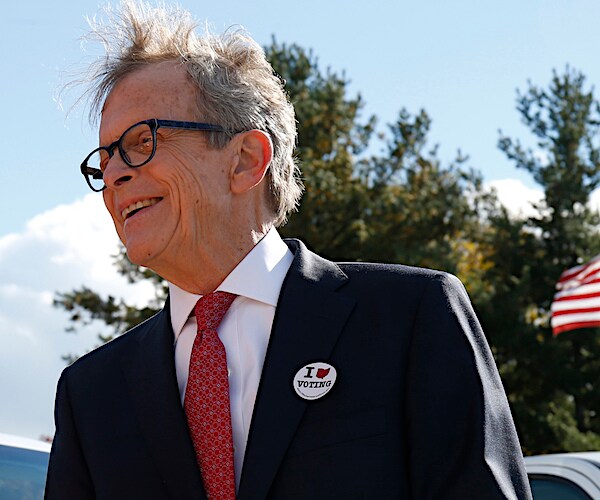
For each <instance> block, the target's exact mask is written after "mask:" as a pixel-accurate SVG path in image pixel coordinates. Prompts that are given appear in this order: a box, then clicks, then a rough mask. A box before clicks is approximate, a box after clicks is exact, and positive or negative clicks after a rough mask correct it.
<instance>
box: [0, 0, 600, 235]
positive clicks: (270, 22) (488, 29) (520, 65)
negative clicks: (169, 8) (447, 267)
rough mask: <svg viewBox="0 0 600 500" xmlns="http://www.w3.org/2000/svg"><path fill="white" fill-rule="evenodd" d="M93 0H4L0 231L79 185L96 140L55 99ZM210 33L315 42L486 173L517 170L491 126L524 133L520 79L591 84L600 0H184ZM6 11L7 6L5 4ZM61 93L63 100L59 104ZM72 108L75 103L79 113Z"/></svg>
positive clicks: (383, 115) (380, 104)
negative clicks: (562, 75)
mask: <svg viewBox="0 0 600 500" xmlns="http://www.w3.org/2000/svg"><path fill="white" fill-rule="evenodd" d="M99 5H100V4H99V3H98V2H97V1H91V0H78V1H74V0H62V1H61V2H41V1H37V2H34V3H32V2H10V3H9V4H8V5H7V6H5V8H4V15H3V18H2V20H1V21H0V22H1V23H2V29H1V30H0V37H1V38H0V42H1V46H2V47H3V53H2V55H3V75H4V78H2V79H1V81H0V86H1V91H0V110H1V115H2V120H0V127H1V128H0V136H1V137H2V143H1V145H2V150H3V154H2V160H1V161H2V163H1V165H0V189H2V196H1V197H0V203H1V204H0V210H1V212H2V213H3V214H4V215H3V217H2V218H1V219H0V235H2V234H6V233H8V232H13V231H19V230H21V229H22V228H23V225H24V224H25V222H26V221H27V220H28V219H29V218H30V217H32V216H33V215H35V214H37V213H40V212H41V211H43V210H47V209H50V208H52V207H54V206H56V205H57V204H60V203H69V202H72V201H74V200H76V199H78V198H81V197H82V196H83V195H84V194H85V193H86V189H87V188H86V186H85V185H84V183H83V181H82V178H80V174H79V172H78V165H79V163H80V161H81V159H82V158H83V157H84V156H85V154H86V153H87V152H88V151H89V150H90V149H92V148H93V147H95V143H96V136H95V131H92V130H90V128H89V127H88V125H87V122H86V120H85V117H83V116H82V113H81V112H79V113H77V112H75V113H73V114H72V115H71V116H70V117H69V118H68V119H67V118H66V114H65V112H64V111H63V110H61V109H59V107H58V105H57V103H56V102H55V100H54V97H55V94H56V91H57V89H59V88H60V85H61V84H62V83H64V82H66V81H68V79H69V78H68V75H67V74H68V72H69V71H73V70H75V69H77V68H78V67H81V66H80V63H81V62H82V61H83V60H84V58H86V57H88V58H89V57H90V53H85V52H82V50H81V47H80V42H79V40H78V39H79V38H80V37H81V35H82V34H83V33H84V32H85V30H86V23H85V20H84V16H86V15H89V16H93V15H94V14H95V13H97V11H98V7H99ZM181 5H183V6H184V7H185V8H188V9H190V10H191V11H192V12H193V13H194V15H195V16H196V17H197V18H198V19H200V20H208V21H209V22H210V23H211V24H212V25H213V26H214V27H215V29H217V30H222V29H224V28H226V27H228V26H230V25H233V24H240V25H243V26H244V27H246V28H247V29H248V30H249V31H250V33H251V34H253V36H254V37H255V38H256V39H257V40H258V41H259V42H260V43H262V44H266V43H269V41H270V39H271V36H272V35H275V36H276V37H277V39H278V40H279V41H282V42H288V43H292V42H295V43H298V44H300V45H301V46H303V47H305V48H312V49H313V50H314V53H315V54H316V55H317V56H318V58H319V60H320V62H321V64H322V66H323V67H326V66H329V67H331V68H332V69H333V70H334V71H339V72H341V71H345V72H346V75H347V77H348V78H349V79H350V80H351V81H352V84H351V90H352V92H358V91H360V92H361V94H362V95H363V97H364V99H365V101H366V103H367V107H366V109H365V114H370V113H374V114H376V115H377V116H379V117H380V124H381V126H382V127H383V124H385V123H386V122H390V121H393V120H394V119H395V117H396V115H397V113H398V111H399V110H400V108H401V107H403V106H405V107H407V108H408V109H409V111H411V112H417V111H418V110H419V109H420V108H425V109H426V110H427V111H428V112H429V114H430V116H431V117H432V118H433V130H432V133H431V139H432V141H434V142H437V143H440V145H441V155H442V157H443V158H447V159H450V158H452V157H453V156H454V154H455V152H456V150H457V149H458V148H461V150H462V151H463V152H464V153H467V154H469V155H470V157H471V165H472V166H473V167H475V168H477V169H479V170H481V171H482V172H483V173H484V175H485V177H486V179H488V180H493V179H501V178H505V177H515V178H518V179H520V180H522V181H524V182H526V183H528V184H529V185H531V182H530V180H529V178H528V176H527V175H526V174H525V173H523V172H517V171H516V170H515V169H514V168H513V167H512V165H511V164H510V163H509V162H508V160H506V159H505V158H504V157H503V155H502V154H501V153H500V152H499V151H498V150H497V148H496V142H497V139H498V129H499V128H502V129H503V130H504V131H505V132H507V133H510V134H511V135H517V136H522V137H526V132H525V130H524V128H523V127H522V126H521V125H520V123H519V118H518V115H517V113H516V111H515V108H514V102H515V89H516V88H517V87H520V88H524V87H525V84H526V81H527V80H528V79H531V80H532V81H534V82H536V83H539V84H546V83H547V82H548V81H549V80H550V77H551V70H552V68H559V69H562V68H564V67H565V65H566V64H567V63H569V64H571V65H572V66H574V67H575V68H578V69H580V70H582V71H583V72H584V73H585V74H586V75H587V76H588V77H589V81H590V82H591V83H595V82H598V81H600V64H599V62H600V55H599V53H600V50H599V49H600V30H598V27H597V19H600V3H598V2H596V1H593V0H587V1H585V0H568V1H567V0H564V1H556V0H554V1H553V0H544V1H535V0H528V1H527V2H522V1H513V0H509V1H504V2H478V1H476V0H455V1H453V2H447V1H442V0H438V1H431V0H424V1H420V2H407V1H399V0H395V1H374V2H369V4H368V5H367V3H366V2H353V1H343V2H342V1H336V0H329V1H323V0H320V1H315V0H307V1H304V2H287V3H286V2H281V1H280V2H273V1H264V2H247V1H243V2H242V1H220V2H202V1H190V0H185V1H183V2H181ZM6 9H8V10H7V11H6ZM67 104H69V103H67ZM79 111H81V110H79Z"/></svg>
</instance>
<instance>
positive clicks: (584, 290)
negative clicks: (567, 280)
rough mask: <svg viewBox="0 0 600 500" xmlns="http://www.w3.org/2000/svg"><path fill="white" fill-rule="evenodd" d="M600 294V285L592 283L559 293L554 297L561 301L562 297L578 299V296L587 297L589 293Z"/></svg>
mask: <svg viewBox="0 0 600 500" xmlns="http://www.w3.org/2000/svg"><path fill="white" fill-rule="evenodd" d="M598 292H600V283H592V284H590V285H581V286H579V287H577V288H571V289H570V290H563V291H562V292H557V293H556V295H554V300H556V299H560V298H562V297H571V296H573V297H576V296H577V295H585V294H588V293H598Z"/></svg>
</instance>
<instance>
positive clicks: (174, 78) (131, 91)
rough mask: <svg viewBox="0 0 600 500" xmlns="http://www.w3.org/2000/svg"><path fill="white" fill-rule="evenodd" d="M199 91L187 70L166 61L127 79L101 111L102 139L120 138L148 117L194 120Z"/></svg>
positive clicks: (112, 93) (148, 67)
mask: <svg viewBox="0 0 600 500" xmlns="http://www.w3.org/2000/svg"><path fill="white" fill-rule="evenodd" d="M196 115H197V92H196V90H195V88H194V85H193V84H192V82H191V80H190V78H189V76H188V74H187V72H186V70H185V68H184V67H183V66H182V65H181V64H179V63H176V62H173V61H165V62H161V63H156V64H151V65H148V66H144V67H143V68H140V69H136V70H134V71H133V72H131V73H129V74H127V75H126V76H124V77H123V78H122V79H121V80H120V81H119V82H118V83H117V84H116V85H115V86H114V88H113V89H112V91H111V92H110V94H109V95H108V97H107V99H106V102H105V103H104V107H103V109H102V119H101V121H100V137H101V138H103V139H104V138H107V137H109V136H110V137H118V136H119V135H120V134H121V133H122V132H123V131H124V130H125V129H126V128H128V127H129V126H130V125H132V124H134V123H137V122H139V121H142V120H147V119H149V118H159V119H163V120H187V121H193V120H195V119H196Z"/></svg>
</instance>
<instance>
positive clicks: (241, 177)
mask: <svg viewBox="0 0 600 500" xmlns="http://www.w3.org/2000/svg"><path fill="white" fill-rule="evenodd" d="M238 139H239V141H240V142H239V145H238V148H239V149H238V155H239V156H238V162H237V164H236V165H235V169H234V171H233V173H232V175H231V191H232V192H233V193H235V194H241V193H245V192H246V191H250V190H251V189H252V188H253V187H255V186H257V185H258V184H260V182H261V181H262V180H263V179H264V177H265V174H266V173H267V168H269V165H270V163H271V159H272V158H273V143H272V142H271V138H270V137H269V136H268V135H267V134H265V133H264V132H262V131H261V130H249V131H248V132H242V134H240V136H238Z"/></svg>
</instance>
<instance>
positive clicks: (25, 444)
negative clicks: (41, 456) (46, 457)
mask: <svg viewBox="0 0 600 500" xmlns="http://www.w3.org/2000/svg"><path fill="white" fill-rule="evenodd" d="M0 446H11V447H13V448H22V449H25V450H34V451H44V452H46V453H49V452H50V448H51V445H50V443H47V442H45V441H40V440H38V439H31V438H26V437H21V436H13V435H12V434H1V433H0Z"/></svg>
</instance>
